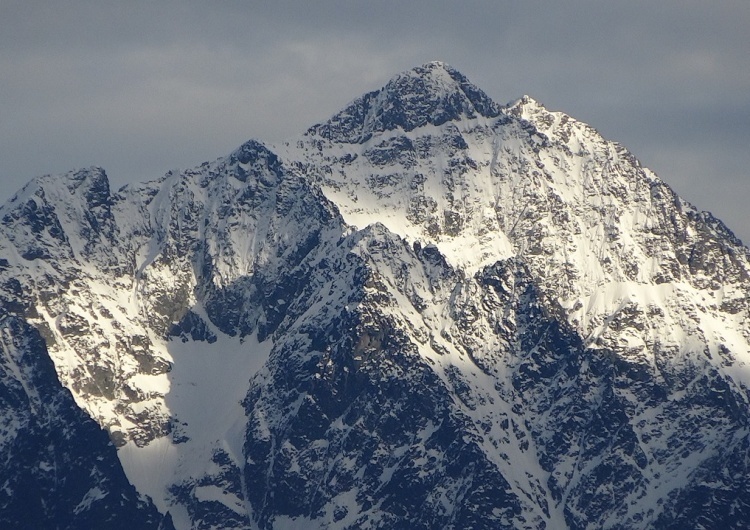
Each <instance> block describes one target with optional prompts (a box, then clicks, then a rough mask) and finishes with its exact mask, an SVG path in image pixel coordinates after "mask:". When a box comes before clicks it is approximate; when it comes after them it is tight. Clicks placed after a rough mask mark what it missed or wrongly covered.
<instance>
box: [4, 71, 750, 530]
mask: <svg viewBox="0 0 750 530" xmlns="http://www.w3.org/2000/svg"><path fill="white" fill-rule="evenodd" d="M0 219H1V222H2V226H3V228H2V231H0V249H1V250H0V252H1V255H2V256H7V258H4V259H3V260H0V299H1V300H2V302H0V303H1V305H2V315H4V316H3V318H4V320H3V322H4V324H3V326H4V328H5V329H7V330H15V331H13V334H14V336H20V337H23V339H22V340H23V341H26V342H24V344H26V343H30V342H29V341H31V342H33V337H37V338H36V343H35V344H37V346H35V347H34V348H33V351H34V352H39V353H36V354H35V357H34V358H39V359H46V355H47V354H46V351H47V350H48V351H49V357H50V358H51V359H52V361H53V362H54V369H55V370H56V372H57V376H58V378H59V382H60V383H62V385H64V386H65V387H66V388H67V389H69V390H70V392H72V394H73V396H74V398H75V400H76V403H77V404H78V406H79V407H80V408H82V409H83V410H85V411H86V412H87V413H88V415H89V416H90V417H91V418H93V419H94V420H96V422H98V423H99V425H101V427H103V428H104V429H105V430H106V431H107V432H108V434H109V437H110V439H111V440H112V441H113V442H114V443H115V445H117V447H118V448H119V449H118V451H119V452H118V454H119V457H120V460H121V462H122V464H123V467H124V470H125V472H126V474H127V477H128V479H129V480H130V482H132V484H133V485H134V486H135V488H136V489H137V490H138V492H139V493H140V494H145V495H149V496H150V497H151V498H152V499H153V503H154V504H155V506H156V507H157V508H158V509H159V510H160V511H161V512H162V513H166V512H167V511H169V512H170V514H171V517H173V518H174V523H175V526H176V527H177V528H189V527H191V526H192V527H199V528H200V527H206V528H207V527H211V526H213V527H224V528H253V529H254V528H287V527H289V528H294V527H297V526H300V527H302V526H306V527H313V528H331V529H333V528H469V527H471V528H502V527H510V528H652V527H661V528H671V527H674V528H681V527H684V526H685V525H686V524H689V525H696V524H697V525H702V526H703V527H707V528H709V527H726V528H741V527H744V526H745V525H746V524H747V523H748V521H750V513H749V509H750V508H749V506H750V496H749V494H748V491H750V490H749V489H748V488H747V484H746V477H747V476H748V463H749V462H750V460H749V459H748V445H749V444H748V417H749V415H750V408H749V407H748V399H749V397H750V396H749V395H748V390H747V388H748V381H749V380H750V372H748V370H747V364H746V363H747V362H748V360H749V359H750V325H749V324H750V321H749V318H750V316H749V303H750V301H749V300H750V297H749V296H748V295H749V293H750V283H749V281H750V280H749V279H748V277H749V276H748V273H749V272H750V263H749V261H748V251H747V249H746V248H745V247H743V246H742V245H741V243H740V242H739V241H738V240H737V239H736V238H735V237H734V236H733V235H732V234H731V232H730V231H729V230H728V229H727V228H726V227H725V226H724V225H723V224H722V223H721V222H720V221H718V220H716V219H715V218H714V217H712V216H711V215H710V214H708V213H705V212H699V211H697V210H695V208H693V207H692V206H691V205H689V204H687V203H686V202H684V201H683V200H681V199H680V198H679V197H677V196H676V195H675V194H674V192H673V191H672V190H671V189H670V188H669V187H668V186H667V185H666V184H664V183H663V182H662V181H661V180H660V179H659V178H658V177H656V176H655V175H654V174H653V173H652V172H650V171H649V170H647V169H645V168H642V167H641V166H640V164H639V163H638V161H637V160H636V159H635V158H634V157H633V156H632V155H631V154H630V153H629V152H628V151H627V150H626V149H624V148H623V147H621V146H619V145H618V144H615V143H612V142H609V141H607V140H605V139H603V138H602V137H601V136H600V135H599V134H598V133H597V132H596V131H595V130H594V129H592V128H591V127H589V126H588V125H585V124H583V123H580V122H577V121H576V120H574V119H573V118H571V117H569V116H566V115H564V114H562V113H557V112H551V111H548V110H547V109H545V108H544V107H543V106H542V105H541V104H540V103H538V102H536V101H534V100H533V99H531V98H529V97H524V98H522V99H520V100H518V101H516V102H514V103H512V104H510V105H507V106H501V105H498V104H496V103H494V102H492V101H491V100H490V99H489V98H488V97H487V96H486V95H485V94H484V93H483V92H482V91H481V90H480V89H478V88H477V87H475V86H473V85H472V84H471V83H470V82H469V81H468V80H467V79H466V78H465V77H463V76H462V75H461V74H460V73H458V72H456V71H455V70H453V69H452V68H451V67H449V66H447V65H445V64H442V63H429V64H427V65H424V66H422V67H419V68H416V69H414V70H412V71H409V72H406V73H404V74H401V75H399V76H397V77H395V78H394V79H393V80H392V81H391V82H389V83H388V84H387V85H386V86H385V87H383V88H382V89H380V90H378V91H375V92H371V93H369V94H366V95H365V96H363V97H362V98H359V99H357V100H355V101H354V102H353V103H352V104H351V105H349V106H348V107H347V108H345V109H344V110H342V111H341V112H340V113H338V114H337V115H335V116H334V117H332V118H331V119H330V120H329V121H328V122H326V123H323V124H319V125H316V126H314V127H312V128H311V129H310V130H308V131H307V132H306V133H305V134H303V135H301V136H299V137H298V138H295V139H292V140H290V141H289V142H285V143H282V144H279V145H268V144H262V143H260V142H257V141H250V142H248V143H246V144H244V145H243V146H241V147H240V148H239V149H237V150H236V151H235V152H233V153H232V154H230V155H229V156H227V157H224V158H220V159H218V160H216V161H214V162H211V163H205V164H203V165H201V166H200V167H197V168H195V169H192V170H186V171H182V172H174V173H170V174H167V175H166V176H165V177H164V178H162V179H160V180H158V181H154V182H150V183H145V184H142V185H138V186H130V187H126V188H123V189H122V190H120V191H119V192H117V193H111V192H110V190H109V186H108V183H107V180H106V175H105V174H104V172H103V171H102V170H100V169H98V168H90V169H88V170H81V171H78V172H72V173H68V174H66V175H61V176H57V177H42V178H40V179H37V180H36V181H34V182H32V183H30V184H29V185H28V186H27V187H26V188H24V190H22V191H21V192H19V194H17V195H16V197H15V198H14V199H12V200H11V201H9V202H8V203H6V205H5V206H3V207H2V209H0ZM19 319H23V320H24V321H25V322H28V324H25V323H21V320H19ZM14 326H15V327H14ZM40 336H41V337H43V339H44V340H43V341H42V339H41V338H39V337H40ZM8 348H10V347H8ZM14 348H15V346H14ZM6 351H7V352H12V351H17V350H12V349H7V350H4V352H6ZM13 355H15V354H12V353H8V354H6V357H7V358H8V359H11V358H13ZM16 357H18V356H17V355H16ZM23 359H24V360H23V362H21V364H20V365H19V364H14V365H13V366H17V365H18V366H27V365H29V363H31V362H32V360H30V359H28V355H27V356H26V357H23ZM8 362H10V361H8ZM14 362H16V363H17V362H18V361H14ZM8 366H10V365H8ZM29 366H30V365H29ZM49 369H50V370H51V366H50V367H49ZM6 373H9V374H10V373H16V372H12V371H7V370H6ZM15 380H19V379H18V378H17V377H16V378H15V379H8V378H6V379H5V380H4V381H6V382H7V383H4V384H5V386H3V388H4V389H5V388H7V389H8V391H7V394H8V396H13V395H15V394H14V392H16V391H18V392H20V390H18V388H17V385H16V383H13V382H12V381H15ZM19 381H20V380H19ZM56 381H57V380H54V381H52V380H51V383H50V384H52V383H56ZM19 384H20V383H19ZM56 384H57V383H56ZM14 385H16V386H14ZM24 388H25V387H24ZM56 388H57V390H56V391H57V392H62V393H63V394H65V392H66V391H64V390H62V389H61V388H59V384H58V387H56ZM14 389H16V390H14ZM3 391H5V390H3ZM26 392H27V393H28V390H26ZM65 395H67V394H65ZM8 399H11V398H10V397H9V398H8ZM16 402H17V400H16V401H14V403H16ZM18 407H19V405H17V404H16V405H14V406H13V408H12V410H14V411H18V412H13V414H17V415H18V414H22V411H24V410H26V409H23V407H21V408H18ZM9 410H11V409H9ZM71 410H72V411H75V410H77V409H75V407H73V408H72V409H71ZM72 413H73V412H71V414H72ZM23 414H26V412H23ZM77 414H78V415H79V416H80V417H81V420H80V421H84V420H85V416H84V415H82V414H81V413H80V411H77ZM14 421H15V420H14ZM77 421H78V420H77ZM7 423H8V424H10V423H11V422H10V420H9V422H7ZM91 425H93V424H91ZM94 430H96V429H94ZM8 432H10V431H8ZM96 432H99V431H98V430H96ZM100 434H101V433H100ZM13 436H15V438H13ZM13 436H11V435H10V434H8V435H6V436H5V438H3V441H0V443H5V444H6V445H7V444H8V443H10V442H8V440H11V439H16V440H26V439H32V438H33V436H32V435H26V434H22V433H21V432H20V431H18V433H16V434H15V435H13ZM76 436H77V435H76ZM92 436H93V435H92ZM76 439H77V438H76ZM92 439H93V438H92ZM29 443H31V442H29ZM105 445H106V444H105ZM61 450H62V449H61ZM28 454H29V455H34V454H36V453H33V452H29V453H28ZM27 458H28V459H29V461H31V460H33V459H35V458H37V457H36V456H29V457H27ZM115 467H116V466H115ZM111 472H112V473H115V472H114V471H111ZM70 473H74V472H73V471H71V472H70ZM103 473H104V472H103ZM108 473H110V471H108V472H107V473H104V475H106V476H109V475H108ZM19 476H20V475H19ZM35 480H37V479H35ZM39 480H42V479H39ZM44 480H47V479H46V478H45V479H44ZM112 480H114V479H112ZM117 480H120V479H117ZM118 484H119V482H118ZM123 487H124V486H123ZM15 495H16V494H11V498H13V499H15V498H16V496H15ZM92 495H93V494H92ZM105 499H106V497H105ZM92 506H93V504H92ZM138 506H139V508H134V507H131V508H127V509H132V510H136V511H137V510H141V509H142V510H145V511H143V512H142V513H144V514H145V513H148V514H151V515H148V516H147V517H150V519H148V520H149V521H155V520H156V519H154V518H153V514H154V511H153V508H148V509H147V507H144V506H145V505H144V504H143V503H141V504H139V505H138ZM149 509H150V510H151V511H148V510H149ZM138 513H141V512H138ZM144 517H146V516H144Z"/></svg>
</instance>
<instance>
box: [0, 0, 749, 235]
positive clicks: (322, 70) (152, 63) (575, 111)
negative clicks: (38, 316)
mask: <svg viewBox="0 0 750 530" xmlns="http://www.w3.org/2000/svg"><path fill="white" fill-rule="evenodd" d="M748 28H750V1H749V0H734V1H733V0H722V1H720V2H716V1H708V0H701V1H693V0H659V1H653V0H647V1H645V0H644V1H639V0H627V1H609V0H608V1H603V0H590V1H565V2H550V1H545V2H537V1H533V0H532V1H529V0H524V1H521V0H513V1H498V0H493V1H466V0H464V1H462V2H442V1H429V2H428V1H426V0H410V1H408V2H405V1H403V0H399V1H375V0H369V1H357V0H348V1H343V0H342V1H330V0H326V1H315V2H312V1H295V2H287V1H283V0H282V1H280V0H276V1H273V2H265V1H264V2H260V1H247V0H246V1H232V0H215V1H211V2H208V1H203V2H198V1H192V0H180V1H168V0H149V1H146V0H128V1H127V2H123V1H120V0H118V1H109V0H98V1H95V0H89V1H83V0H61V1H47V2H42V1H35V0H25V1H23V0H19V1H16V0H0V183H1V184H2V186H0V201H3V202H4V201H5V200H6V199H7V198H8V197H9V196H11V195H12V194H13V193H14V192H15V191H17V190H18V189H19V188H20V187H21V186H22V185H23V184H24V183H25V182H27V181H28V180H30V179H31V178H33V177H35V176H38V175H42V174H46V173H61V172H64V171H67V170H70V169H74V168H78V167H83V166H90V165H99V166H102V167H104V168H105V169H106V170H107V173H108V174H109V177H110V181H111V183H112V186H113V187H119V186H121V185H122V184H124V183H126V182H130V181H142V180H150V179H153V178H157V177H159V176H161V175H163V174H164V173H165V172H166V171H168V170H170V169H174V168H187V167H192V166H194V165H197V164H199V163H201V162H203V161H206V160H213V159H215V158H217V157H219V156H223V155H225V154H227V153H229V152H230V151H231V150H233V149H234V148H235V147H237V146H238V145H240V144H241V143H243V142H244V141H246V140H248V139H250V138H258V139H260V140H267V141H278V140H282V139H285V138H288V137H290V136H293V135H295V134H298V133H301V132H303V131H304V130H305V129H307V128H308V127H309V126H310V125H312V124H314V123H317V122H320V121H323V120H325V119H326V118H328V117H329V116H330V115H332V114H333V113H334V112H336V111H337V110H339V109H340V108H342V107H343V106H345V105H346V104H347V103H348V102H349V101H351V100H352V99H354V98H355V97H357V96H359V95H361V94H362V93H364V92H366V91H369V90H374V89H376V88H379V87H380V86H382V85H383V84H384V83H385V82H387V81H388V79H389V78H391V77H392V76H393V75H395V74H397V73H399V72H401V71H403V70H407V69H409V68H411V67H413V66H417V65H419V64H422V63H424V62H427V61H430V60H442V61H445V62H447V63H449V64H451V65H452V66H453V67H455V68H456V69H458V70H459V71H461V72H462V73H463V74H464V75H466V76H467V77H468V78H469V79H470V80H471V81H472V82H473V83H474V84H476V85H478V86H479V87H480V88H482V89H483V90H484V91H485V92H487V93H488V94H489V95H490V96H491V97H492V98H493V99H495V100H496V101H497V102H498V103H507V102H509V101H511V100H514V99H516V98H518V97H520V96H521V95H523V94H529V95H531V96H533V97H534V98H535V99H537V100H539V101H541V102H542V103H543V104H544V105H545V106H547V107H548V108H550V109H552V110H561V111H564V112H566V113H568V114H570V115H572V116H573V117H575V118H577V119H579V120H583V121H585V122H587V123H589V124H591V125H592V126H594V127H595V128H597V129H598V130H599V131H600V132H601V133H602V134H603V135H604V136H605V137H607V138H609V139H612V140H616V141H618V142H620V143H622V144H624V145H625V146H626V147H628V148H629V149H630V150H631V151H632V152H633V153H634V154H635V155H636V156H637V157H638V158H639V159H640V160H641V161H642V162H643V163H644V164H645V165H647V166H648V167H650V168H652V169H653V170H654V171H655V172H656V173H657V174H658V175H659V176H661V178H662V179H663V180H665V181H666V182H667V183H668V184H670V185H671V186H672V187H673V188H674V189H676V190H677V192H678V193H679V194H681V195H682V196H683V197H684V198H686V199H687V200H689V201H691V202H692V203H694V204H695V205H696V206H698V207H699V208H701V209H705V210H710V211H712V212H713V213H714V214H715V215H716V216H717V217H719V218H720V219H722V220H724V221H725V222H726V223H727V224H728V225H729V227H730V228H731V229H732V230H734V231H735V233H736V234H737V235H738V236H740V237H741V238H742V239H743V240H744V241H745V242H750V223H749V222H748V220H750V216H748V214H747V213H746V203H747V202H748V201H750V29H748Z"/></svg>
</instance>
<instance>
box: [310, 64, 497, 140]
mask: <svg viewBox="0 0 750 530" xmlns="http://www.w3.org/2000/svg"><path fill="white" fill-rule="evenodd" d="M499 114H500V106H499V105H497V104H496V103H495V102H494V101H492V100H491V99H490V98H489V97H488V96H487V95H486V94H485V93H484V92H483V91H482V90H480V89H479V88H477V87H476V86H475V85H473V84H472V83H470V82H469V80H468V79H467V78H466V77H465V76H463V75H462V74H461V73H460V72H458V71H457V70H455V69H453V68H452V67H450V66H449V65H447V64H445V63H443V62H440V61H433V62H429V63H426V64H424V65H422V66H417V67H416V68H412V69H411V70H408V71H406V72H403V73H401V74H399V75H397V76H395V77H394V78H393V79H391V80H390V81H389V82H388V83H387V84H386V85H385V86H384V87H383V88H381V89H380V90H376V91H374V92H370V93H368V94H365V95H364V96H362V97H360V98H358V99H356V100H355V101H354V102H352V103H351V104H350V105H349V106H348V107H347V108H345V109H344V110H342V111H341V112H339V113H338V114H336V115H335V116H333V117H332V118H331V119H330V120H328V121H327V122H326V123H323V124H320V125H316V126H314V127H312V128H311V129H310V131H308V133H310V134H318V135H320V136H322V137H324V138H326V139H329V140H333V141H338V142H345V143H361V142H363V141H366V140H367V139H368V138H370V137H371V136H372V134H373V133H375V132H379V131H388V130H394V129H397V128H401V129H403V130H404V131H411V130H413V129H416V128H417V127H421V126H423V125H427V124H432V125H442V124H443V123H446V122H448V121H453V120H457V119H459V118H461V117H466V118H475V117H477V116H485V117H495V116H498V115H499Z"/></svg>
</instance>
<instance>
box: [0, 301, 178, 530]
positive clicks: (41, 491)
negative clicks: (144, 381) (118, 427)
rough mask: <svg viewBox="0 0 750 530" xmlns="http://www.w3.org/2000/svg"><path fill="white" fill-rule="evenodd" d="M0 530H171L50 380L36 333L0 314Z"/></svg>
mask: <svg viewBox="0 0 750 530" xmlns="http://www.w3.org/2000/svg"><path fill="white" fill-rule="evenodd" d="M0 405H1V406H0V454H2V455H3V464H2V477H3V486H2V489H1V490H0V524H1V525H2V527H3V528H51V527H53V526H54V527H55V528H65V529H75V528H103V527H106V528H122V529H125V528H144V529H145V528H153V529H157V528H163V529H167V528H172V525H171V523H170V522H169V519H168V518H163V517H162V516H161V515H160V514H159V513H158V512H157V510H156V508H155V507H154V505H153V504H152V503H151V502H149V501H147V500H146V499H143V498H140V497H139V495H138V494H137V492H136V490H135V488H134V487H133V486H132V485H131V484H130V483H129V482H128V480H127V478H126V477H125V473H124V472H123V470H122V466H121V465H120V462H119V460H118V459H117V453H116V451H115V447H114V446H113V445H112V444H111V442H110V441H109V438H108V437H107V435H106V433H105V432H104V431H102V430H101V428H100V427H99V426H98V425H97V424H96V423H95V422H94V421H93V420H92V419H91V418H89V417H88V416H87V415H86V414H85V413H84V412H83V411H82V410H81V409H79V408H78V407H77V406H76V405H75V403H74V401H73V398H72V396H71V395H70V392H69V391H68V390H67V389H64V388H63V387H62V386H61V385H60V383H59V381H58V380H57V377H56V375H55V370H54V366H53V364H52V362H51V360H50V359H49V357H48V355H47V350H46V347H45V344H44V340H43V339H42V337H41V336H40V335H39V333H38V332H37V331H36V330H35V329H33V328H32V327H31V326H29V325H28V324H26V323H24V322H23V321H21V320H20V319H18V318H17V317H11V316H7V315H4V316H0Z"/></svg>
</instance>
